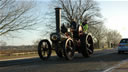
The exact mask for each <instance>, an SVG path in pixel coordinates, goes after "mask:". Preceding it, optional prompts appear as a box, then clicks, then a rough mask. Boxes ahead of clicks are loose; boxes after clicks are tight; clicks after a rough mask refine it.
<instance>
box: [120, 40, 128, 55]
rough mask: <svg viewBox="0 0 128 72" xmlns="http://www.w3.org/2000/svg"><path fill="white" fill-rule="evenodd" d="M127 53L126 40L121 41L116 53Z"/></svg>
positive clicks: (127, 42) (127, 43)
mask: <svg viewBox="0 0 128 72" xmlns="http://www.w3.org/2000/svg"><path fill="white" fill-rule="evenodd" d="M124 52H128V38H123V39H121V41H120V43H119V46H118V53H119V54H121V53H124Z"/></svg>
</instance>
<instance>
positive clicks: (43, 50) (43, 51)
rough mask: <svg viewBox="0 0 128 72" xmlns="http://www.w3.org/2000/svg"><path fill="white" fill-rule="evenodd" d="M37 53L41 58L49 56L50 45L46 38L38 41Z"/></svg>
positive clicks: (44, 58) (45, 58)
mask: <svg viewBox="0 0 128 72" xmlns="http://www.w3.org/2000/svg"><path fill="white" fill-rule="evenodd" d="M38 54H39V57H40V58H41V59H42V60H47V59H48V58H49V57H50V56H51V45H50V42H49V41H48V40H41V41H40V42H39V45H38Z"/></svg>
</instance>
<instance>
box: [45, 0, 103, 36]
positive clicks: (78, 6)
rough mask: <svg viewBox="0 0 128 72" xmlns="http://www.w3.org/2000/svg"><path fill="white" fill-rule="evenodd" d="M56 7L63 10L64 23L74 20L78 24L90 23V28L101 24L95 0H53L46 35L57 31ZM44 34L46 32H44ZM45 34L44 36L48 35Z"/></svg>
mask: <svg viewBox="0 0 128 72" xmlns="http://www.w3.org/2000/svg"><path fill="white" fill-rule="evenodd" d="M55 7H60V8H62V14H61V15H62V20H61V21H62V23H64V22H66V23H70V22H71V21H72V20H73V19H75V20H76V22H77V24H80V22H84V21H85V20H87V21H88V24H89V28H93V27H94V25H97V24H101V23H102V20H101V17H102V16H101V14H100V8H99V7H98V3H97V2H96V1H94V0H53V1H52V3H51V4H50V9H49V12H48V13H47V15H49V16H47V17H49V18H47V19H48V21H47V20H45V21H46V27H48V28H49V30H48V31H46V33H49V32H50V31H53V30H55V11H54V8H55ZM43 33H44V31H43ZM46 33H44V34H46Z"/></svg>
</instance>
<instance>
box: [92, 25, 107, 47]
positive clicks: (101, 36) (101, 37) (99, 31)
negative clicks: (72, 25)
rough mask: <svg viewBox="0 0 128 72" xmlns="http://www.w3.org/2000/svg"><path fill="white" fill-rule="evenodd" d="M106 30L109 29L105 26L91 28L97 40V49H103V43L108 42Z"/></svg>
mask: <svg viewBox="0 0 128 72" xmlns="http://www.w3.org/2000/svg"><path fill="white" fill-rule="evenodd" d="M89 30H90V29H89ZM106 30H107V29H106V27H105V26H104V25H103V24H98V25H95V27H93V28H91V30H90V32H91V33H92V34H93V36H94V38H96V46H97V48H101V45H102V44H103V43H101V42H103V41H104V42H105V41H106V40H105V33H106ZM102 46H103V45H102Z"/></svg>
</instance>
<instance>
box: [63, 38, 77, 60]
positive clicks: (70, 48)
mask: <svg viewBox="0 0 128 72" xmlns="http://www.w3.org/2000/svg"><path fill="white" fill-rule="evenodd" d="M63 50H64V56H65V58H66V59H67V60H72V59H73V56H74V52H75V49H74V43H73V40H72V39H70V38H68V39H66V40H65V41H64V47H63Z"/></svg>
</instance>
